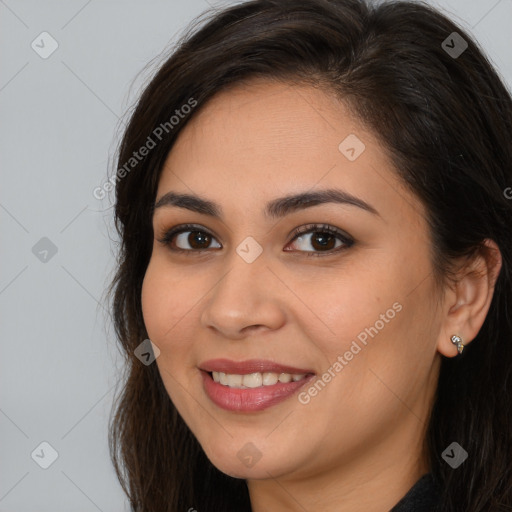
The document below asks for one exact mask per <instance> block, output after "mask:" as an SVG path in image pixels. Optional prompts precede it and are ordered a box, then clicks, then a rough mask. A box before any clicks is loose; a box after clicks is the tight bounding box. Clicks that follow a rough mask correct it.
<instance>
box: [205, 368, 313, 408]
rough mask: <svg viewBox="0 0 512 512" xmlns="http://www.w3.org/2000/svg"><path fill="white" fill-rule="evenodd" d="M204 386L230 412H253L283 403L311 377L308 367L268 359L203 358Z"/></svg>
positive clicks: (213, 398) (218, 404)
mask: <svg viewBox="0 0 512 512" xmlns="http://www.w3.org/2000/svg"><path fill="white" fill-rule="evenodd" d="M199 369H200V373H201V376H202V378H203V389H204V392H205V394H206V395H207V397H208V398H209V399H210V400H211V401H212V402H213V403H214V404H215V405H217V406H218V407H220V408H222V409H224V410H228V411H232V412H256V411H262V410H265V409H267V408H269V407H271V406H274V405H277V404H278V403H281V402H283V401H284V400H286V399H287V398H289V397H291V396H292V395H293V394H295V393H296V392H297V391H298V390H299V389H300V388H302V387H303V386H305V385H306V384H307V383H308V382H310V381H311V380H312V379H313V378H314V377H315V375H316V374H315V373H314V372H313V371H311V370H307V369H301V368H293V367H290V366H284V365H279V364H276V363H273V362H271V361H263V360H250V361H242V362H235V361H230V360H226V359H222V360H221V359H216V360H212V361H206V362H205V363H203V364H201V366H200V368H199Z"/></svg>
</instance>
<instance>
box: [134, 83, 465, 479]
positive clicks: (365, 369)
mask: <svg viewBox="0 0 512 512" xmlns="http://www.w3.org/2000/svg"><path fill="white" fill-rule="evenodd" d="M327 190H331V191H337V194H338V195H337V196H336V194H335V193H333V194H331V196H327V198H325V197H324V198H323V200H322V198H320V200H311V201H308V200H305V199H304V198H303V200H301V199H300V197H299V199H297V200H294V199H289V200H283V199H282V198H284V197H288V196H300V195H301V194H306V195H308V194H322V193H324V192H325V191H327ZM170 192H172V193H173V194H186V195H190V196H193V198H197V199H201V200H202V201H208V202H209V203H212V204H214V205H215V210H216V212H214V211H213V210H214V209H213V208H205V207H204V205H203V207H202V209H197V208H196V206H197V201H190V200H189V201H181V202H180V205H181V206H178V205H177V204H176V202H175V201H174V200H171V198H170V196H167V198H165V195H166V194H169V193H170ZM348 195H350V197H352V196H353V198H355V199H354V200H346V201H341V200H342V199H343V198H345V199H347V197H349V196H348ZM162 198H164V199H163V200H162V201H161V205H160V206H158V207H157V208H156V210H155V213H154V218H153V225H154V233H155V240H154V246H153V253H152V257H151V261H150V263H149V266H148V268H147V272H146V275H145V279H144V284H143V289H142V306H143V314H144V321H145V325H146V327H147V331H148V335H149V337H150V339H151V340H152V341H153V343H154V344H155V345H156V346H157V347H158V348H159V349H160V355H159V357H158V358H157V360H156V363H157V365H158V369H159V371H160V374H161V376H162V379H163V382H164V384H165V387H166V389H167V391H168V393H169V396H170V398H171V400H172V401H173V403H174V404H175V406H176V408H177V409H178V411H179V413H180V414H181V416H182V417H183V419H184V421H185V422H186V423H187V425H188V426H189V428H190V429H191V431H192V432H193V433H194V435H195V436H196V437H197V439H198V441H199V443H200V444H201V445H202V447H203V449H204V451H205V453H206V455H207V456H208V458H209V459H210V460H211V462H212V463H213V464H214V465H215V466H216V467H217V468H219V469H220V470H221V471H223V472H225V473H227V474H228V475H231V476H234V477H238V478H247V479H266V478H269V477H271V476H272V477H280V478H282V479H286V478H288V479H292V478H296V479H301V478H312V477H313V476H314V475H315V476H319V475H321V474H325V472H327V471H345V470H347V469H349V468H350V469H351V470H353V471H356V472H359V471H360V472H361V475H363V474H365V475H366V477H368V475H369V474H371V473H378V472H379V471H381V470H382V469H383V468H390V467H393V466H395V467H397V468H398V467H400V468H403V467H406V466H407V465H410V466H413V465H414V464H419V463H418V460H419V457H420V451H421V441H422V438H423V434H424V432H423V428H424V427H425V425H426V421H427V419H428V418H427V415H428V409H429V407H430V404H431V401H432V398H433V393H434V391H435V386H436V380H437V375H438V369H439V359H440V358H439V357H436V355H437V354H438V353H437V344H438V340H439V339H440V338H441V335H444V334H445V333H444V334H443V333H442V332H441V331H442V323H441V321H440V318H439V314H438V313H437V306H438V305H439V300H440V298H438V297H437V295H436V293H435V291H434V287H433V284H434V282H433V275H432V266H431V261H430V243H431V242H430V238H429V236H428V231H427V224H426V221H425V218H424V209H423V207H422V205H421V204H420V203H419V201H418V200H417V199H415V197H414V196H413V195H412V194H411V193H409V192H408V191H406V190H405V189H404V188H402V186H401V185H400V183H399V182H398V179H397V178H396V176H395V173H394V170H393V167H392V164H391V162H390V161H389V159H388V158H387V157H386V155H385V153H384V151H383V149H382V147H381V146H380V145H379V142H378V141H377V139H376V138H375V137H374V136H373V135H372V134H371V133H369V132H368V131H366V130H364V129H363V127H362V126H361V125H360V124H359V123H358V122H357V121H356V120H355V118H353V117H352V116H351V115H350V114H349V112H348V110H346V109H345V108H344V106H343V105H342V104H340V103H339V102H338V101H336V100H335V99H334V97H332V96H330V95H327V94H326V93H323V92H321V91H320V90H318V89H314V88H311V87H308V86H299V85H286V84H277V83H270V82H265V81H258V82H252V83H251V84H250V85H246V86H243V87H242V86H238V87H236V88H235V89H233V90H231V91H229V92H227V91H224V92H222V93H220V94H218V95H217V96H215V97H214V98H213V99H212V100H211V101H210V102H209V103H208V104H207V105H205V107H204V109H203V110H202V111H201V112H198V113H197V115H196V116H195V117H194V118H192V119H191V121H190V122H189V123H188V125H187V126H186V127H185V128H184V130H183V131H182V132H181V134H180V136H179V138H178V140H177V141H176V144H175V146H174V147H173V149H172V151H171V152H170V154H169V156H168V158H167V160H166V162H165V166H164V169H163V172H162V175H161V178H160V182H159V186H158V192H157V198H156V202H157V203H158V202H159V201H160V200H161V199H162ZM329 198H330V199H332V200H330V201H329V200H328V199H329ZM278 199H279V201H278ZM326 199H327V200H326ZM334 199H338V200H336V201H335V200H334ZM276 201H278V203H276ZM365 204H366V205H367V206H365ZM268 205H270V206H268ZM209 206H211V205H209ZM213 213H216V214H215V215H214V214H213ZM183 224H193V227H192V228H191V227H188V228H186V229H185V230H184V232H182V233H178V234H175V235H174V236H171V237H169V238H168V244H167V245H166V244H164V243H162V242H160V241H159V240H161V239H162V238H163V237H164V236H165V234H166V233H167V232H168V231H169V230H170V229H171V228H173V227H177V226H181V225H183ZM311 225H313V226H311ZM314 225H319V226H318V227H315V226H314ZM326 227H327V228H329V229H330V230H332V232H330V231H328V232H326V231H325V229H326ZM297 228H301V229H302V228H304V231H303V232H302V233H301V234H300V235H298V236H296V234H295V233H294V231H295V230H296V229H297ZM187 229H188V231H187ZM178 249H181V250H178ZM141 341H142V340H141ZM454 351H455V352H456V349H455V347H454ZM217 359H224V360H225V359H227V360H230V361H231V362H233V365H234V366H232V367H222V366H217V367H215V366H213V367H212V366H208V365H207V364H206V362H207V361H211V360H217ZM247 360H260V363H261V365H258V364H255V365H245V366H244V365H240V366H239V367H237V366H236V364H237V363H240V362H244V361H247ZM270 363H275V364H278V365H282V366H286V367H291V368H287V369H288V370H290V371H288V372H284V371H283V372H281V371H280V370H283V369H282V368H276V367H274V368H272V367H271V366H269V364H270ZM214 367H215V368H217V369H218V370H222V369H224V372H223V373H227V374H232V376H226V377H222V379H223V380H222V381H221V383H215V382H214V381H213V380H212V377H211V376H210V374H209V373H206V372H205V371H203V370H201V368H207V369H210V370H212V368H214ZM280 373H284V374H285V375H282V376H281V375H280ZM303 373H306V376H305V377H304V376H302V377H301V374H303ZM246 374H253V375H247V377H244V375H246ZM288 374H292V376H291V377H289V376H288ZM212 375H213V374H212ZM279 376H280V377H281V379H280V380H279V381H278V382H277V383H276V380H277V379H278V377H279ZM290 378H291V382H287V381H289V380H290ZM294 379H298V380H294ZM282 381H284V382H282ZM226 383H227V385H226ZM205 384H206V385H205ZM245 384H247V386H245ZM241 386H244V387H243V388H242V387H241ZM415 467H416V466H415ZM281 481H284V480H281Z"/></svg>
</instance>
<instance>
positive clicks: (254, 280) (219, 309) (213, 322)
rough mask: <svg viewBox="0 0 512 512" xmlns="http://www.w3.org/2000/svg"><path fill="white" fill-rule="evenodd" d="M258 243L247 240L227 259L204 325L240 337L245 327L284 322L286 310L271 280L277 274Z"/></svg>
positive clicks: (204, 315)
mask: <svg viewBox="0 0 512 512" xmlns="http://www.w3.org/2000/svg"><path fill="white" fill-rule="evenodd" d="M249 238H250V237H249ZM256 244H257V242H256V241H255V240H254V239H252V240H250V239H245V240H243V241H242V242H241V243H240V244H239V245H238V246H236V247H235V248H233V250H232V253H231V254H230V255H229V257H228V258H226V260H225V261H226V266H225V271H223V272H222V277H221V278H220V279H219V281H218V282H217V284H216V285H215V286H214V289H213V291H212V294H211V296H210V298H209V299H208V300H207V302H206V303H205V307H204V309H203V312H202V315H201V319H202V323H203V325H204V326H210V327H215V328H216V329H217V330H218V331H220V332H223V334H224V335H225V336H229V337H237V336H239V335H240V331H242V330H243V329H244V328H245V327H249V326H256V325H257V326H266V327H269V328H276V327H277V326H278V325H279V324H280V323H281V322H282V320H283V312H282V310H281V308H280V305H279V303H278V300H277V299H276V297H275V296H274V294H273V292H272V290H275V288H274V286H273V285H272V283H270V280H272V279H276V277H275V276H274V275H273V273H272V272H270V270H269V269H268V268H267V264H268V260H267V258H266V256H265V253H264V251H263V250H262V248H261V246H259V244H258V246H259V248H258V246H256Z"/></svg>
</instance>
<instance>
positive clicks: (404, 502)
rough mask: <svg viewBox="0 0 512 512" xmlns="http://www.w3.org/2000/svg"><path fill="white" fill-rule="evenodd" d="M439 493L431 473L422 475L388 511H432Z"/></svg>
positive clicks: (437, 500) (437, 501)
mask: <svg viewBox="0 0 512 512" xmlns="http://www.w3.org/2000/svg"><path fill="white" fill-rule="evenodd" d="M439 500H440V494H439V490H438V489H437V487H436V486H435V483H434V481H433V479H432V475H431V473H426V474H425V475H423V476H422V477H421V478H420V479H419V480H418V481H417V482H416V483H415V484H414V485H413V486H412V487H411V488H410V489H409V491H408V492H407V494H406V495H405V496H404V497H403V498H402V499H401V500H400V501H399V502H398V503H397V504H396V505H395V506H394V507H393V508H392V509H391V510H390V511H389V512H432V510H434V507H435V506H436V505H437V504H438V503H439Z"/></svg>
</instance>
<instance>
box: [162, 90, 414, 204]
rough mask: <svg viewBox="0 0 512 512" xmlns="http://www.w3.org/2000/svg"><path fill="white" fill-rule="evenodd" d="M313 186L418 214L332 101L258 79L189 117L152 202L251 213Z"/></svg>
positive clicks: (369, 142)
mask: <svg viewBox="0 0 512 512" xmlns="http://www.w3.org/2000/svg"><path fill="white" fill-rule="evenodd" d="M313 188H343V189H344V190H346V191H347V192H349V193H351V194H353V195H356V196H359V197H362V198H363V199H364V200H365V201H367V202H369V203H370V204H374V205H378V204H380V205H381V208H384V209H386V207H393V208H395V209H396V208H397V207H399V208H400V207H401V206H402V205H401V203H400V201H405V202H406V203H407V202H408V203H409V205H410V206H413V207H414V208H416V209H417V208H421V206H420V205H419V204H418V202H417V201H416V199H415V198H414V197H412V196H411V194H410V193H409V192H408V191H407V190H405V189H404V187H403V185H402V184H401V183H400V181H399V179H398V177H397V175H396V172H395V170H394V167H393V165H392V162H391V161H390V160H389V158H388V157H387V155H386V153H385V151H384V149H383V147H382V146H381V144H380V142H379V141H378V139H377V137H375V136H374V135H373V134H372V133H371V132H370V131H368V130H367V129H365V128H363V126H362V124H361V123H360V122H359V121H358V120H357V119H356V118H355V117H354V116H352V115H351V114H350V112H349V109H348V108H347V107H346V105H344V104H343V103H342V102H341V101H339V100H338V99H337V98H336V97H335V96H334V95H332V94H329V93H327V92H324V91H322V90H320V89H318V88H313V87H311V86H307V85H298V84H288V83H276V82H269V81H265V80H256V81H253V82H250V83H246V84H243V85H239V86H236V87H232V88H230V89H229V90H225V91H222V92H220V93H218V94H217V95H215V96H214V97H213V98H212V99H211V100H210V101H209V102H207V103H206V104H205V105H203V107H202V109H201V110H199V111H198V112H197V113H196V114H195V115H194V117H192V118H191V120H190V121H189V122H188V123H187V125H186V126H185V127H184V128H183V130H182V131H181V132H180V134H179V136H178V139H177V141H176V143H175V145H174V146H173V149H172V151H171V152H170V153H169V155H168V157H167V160H166V162H165V165H164V168H163V171H162V174H161V178H160V182H159V189H158V193H157V197H159V196H161V195H162V194H164V193H166V192H167V191H168V190H177V191H180V192H186V193H191V192H192V193H196V194H198V195H201V196H203V197H211V196H212V194H213V195H215V197H216V198H217V199H218V201H220V202H223V201H224V202H230V201H232V200H233V198H236V200H237V201H238V202H239V203H240V204H243V205H244V206H247V207H248V206H249V205H255V206H256V203H258V204H260V203H261V200H262V199H265V200H268V199H270V198H272V197H275V196H281V195H285V194H290V193H293V192H297V193H299V192H304V191H305V190H311V189H313ZM403 206H404V207H406V206H407V205H403ZM377 209H379V208H378V207H377ZM379 211H380V210H379Z"/></svg>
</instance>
